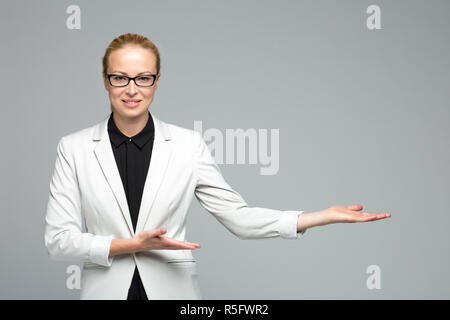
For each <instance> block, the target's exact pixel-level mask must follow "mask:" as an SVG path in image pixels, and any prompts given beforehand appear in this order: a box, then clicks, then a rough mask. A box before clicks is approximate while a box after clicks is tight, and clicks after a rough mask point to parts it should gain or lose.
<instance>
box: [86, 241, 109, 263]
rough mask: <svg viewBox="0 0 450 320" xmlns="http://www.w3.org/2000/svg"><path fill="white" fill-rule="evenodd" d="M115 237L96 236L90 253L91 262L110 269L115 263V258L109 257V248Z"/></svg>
mask: <svg viewBox="0 0 450 320" xmlns="http://www.w3.org/2000/svg"><path fill="white" fill-rule="evenodd" d="M112 239H114V236H112V235H110V236H99V235H95V236H94V238H93V240H92V244H91V250H90V252H89V258H90V260H91V262H93V263H97V264H100V265H102V266H105V267H110V266H111V264H112V261H113V257H109V247H110V246H111V241H112Z"/></svg>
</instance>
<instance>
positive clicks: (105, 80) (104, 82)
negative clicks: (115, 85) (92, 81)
mask: <svg viewBox="0 0 450 320" xmlns="http://www.w3.org/2000/svg"><path fill="white" fill-rule="evenodd" d="M102 77H103V85H104V86H105V89H106V91H108V92H109V85H108V80H107V79H106V77H105V75H104V74H103V73H102Z"/></svg>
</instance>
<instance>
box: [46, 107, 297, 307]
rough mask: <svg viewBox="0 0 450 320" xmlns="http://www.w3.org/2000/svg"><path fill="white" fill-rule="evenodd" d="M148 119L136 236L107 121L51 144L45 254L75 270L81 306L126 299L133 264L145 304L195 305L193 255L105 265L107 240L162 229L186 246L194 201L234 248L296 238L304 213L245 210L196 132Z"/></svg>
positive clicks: (148, 255) (135, 257)
mask: <svg viewBox="0 0 450 320" xmlns="http://www.w3.org/2000/svg"><path fill="white" fill-rule="evenodd" d="M151 116H152V118H153V122H154V124H155V138H154V139H155V140H154V145H153V151H152V159H151V161H150V167H149V170H148V175H147V178H146V181H145V186H144V190H143V195H142V202H141V206H140V210H139V218H138V221H137V226H136V232H134V230H133V225H132V223H131V218H130V212H129V209H128V204H127V199H126V195H125V191H124V189H123V184H122V181H121V178H120V174H119V171H118V168H117V165H116V161H115V158H114V154H113V151H112V148H111V143H110V139H109V135H108V131H107V123H108V119H109V116H108V117H107V118H105V119H104V120H103V121H101V122H100V123H98V124H96V125H94V126H92V127H89V128H85V129H83V130H80V131H77V132H74V133H71V134H68V135H66V136H64V137H62V138H61V139H60V141H59V143H58V146H57V154H56V162H55V169H54V172H53V176H52V179H51V182H50V189H49V190H50V192H49V199H48V205H47V214H46V218H45V236H44V238H45V246H46V247H47V250H48V253H49V256H50V258H52V259H54V260H65V261H75V262H76V261H78V262H80V261H81V262H83V268H82V273H81V291H80V298H81V299H126V298H127V295H128V289H129V287H130V284H131V279H132V277H133V273H134V268H135V266H136V265H137V267H138V269H139V274H140V276H141V280H142V283H143V285H144V288H145V291H146V293H147V296H148V298H149V299H150V300H152V299H202V297H201V295H200V291H199V284H198V274H197V269H196V261H195V259H194V258H193V256H192V252H191V250H148V251H141V252H137V253H134V254H123V255H116V256H113V257H109V247H110V243H111V240H112V239H113V238H131V237H133V236H134V235H135V234H136V235H137V234H138V233H140V232H141V231H143V230H147V229H157V228H160V227H165V228H167V233H166V234H164V236H167V237H171V238H174V239H177V240H181V241H186V239H185V235H186V218H187V214H188V209H189V206H190V204H191V201H192V198H193V197H192V196H193V195H195V196H196V198H197V200H198V201H199V202H200V204H201V205H202V206H203V207H204V208H205V209H206V210H207V211H208V212H210V213H211V214H213V215H214V216H215V217H216V218H217V220H219V222H220V223H221V224H223V225H224V226H225V227H226V228H227V229H228V230H229V231H230V232H232V233H233V234H235V235H236V236H237V237H239V238H240V239H257V238H270V237H282V238H285V239H298V238H300V235H301V234H303V233H304V231H303V232H301V233H297V217H298V215H299V214H301V213H303V211H297V210H295V211H294V210H288V211H280V210H273V209H266V208H258V207H249V206H248V205H247V203H246V202H245V201H244V199H243V198H242V197H241V196H240V194H239V193H237V192H236V191H234V190H233V189H232V188H231V187H230V186H229V185H228V184H227V182H226V181H225V180H224V178H223V177H222V174H221V171H220V169H219V168H218V166H217V165H216V163H215V162H214V159H213V157H212V156H211V154H210V151H209V149H208V147H207V145H206V144H205V142H204V140H203V138H202V137H201V135H200V134H199V133H198V132H196V131H193V130H189V129H185V128H182V127H178V126H176V125H172V124H168V123H165V122H163V121H161V120H159V119H157V118H156V117H154V116H153V115H151ZM83 223H84V225H85V230H86V232H83V229H82V228H83Z"/></svg>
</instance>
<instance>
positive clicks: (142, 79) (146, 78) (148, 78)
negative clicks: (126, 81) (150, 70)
mask: <svg viewBox="0 0 450 320" xmlns="http://www.w3.org/2000/svg"><path fill="white" fill-rule="evenodd" d="M139 81H150V77H145V76H143V77H139Z"/></svg>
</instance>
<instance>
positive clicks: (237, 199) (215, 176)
mask: <svg viewBox="0 0 450 320" xmlns="http://www.w3.org/2000/svg"><path fill="white" fill-rule="evenodd" d="M194 137H195V138H194V141H195V145H196V146H195V155H194V172H195V176H196V187H195V192H194V193H195V197H196V198H197V200H198V201H199V203H200V204H201V206H202V207H203V208H205V209H206V210H207V211H208V212H209V213H211V214H213V215H214V216H215V218H216V219H218V220H219V222H220V223H221V224H222V225H224V226H225V227H226V228H227V229H228V230H229V231H230V232H231V233H233V234H234V235H236V236H237V237H238V238H239V239H261V238H271V237H281V238H284V239H299V238H300V237H301V235H303V234H304V233H305V231H306V230H304V231H302V232H297V220H298V216H299V215H300V214H302V213H303V212H304V211H298V210H286V211H281V210H274V209H267V208H260V207H249V206H248V204H247V203H246V202H245V200H244V199H243V198H242V197H241V195H240V194H239V193H238V192H236V191H234V190H233V189H232V188H231V187H230V186H229V185H228V183H227V182H226V181H225V180H224V178H223V176H222V174H221V171H220V169H219V167H218V166H217V164H216V163H215V161H214V159H213V157H212V156H211V153H210V151H209V149H208V147H207V146H206V143H205V141H204V140H203V138H202V136H201V135H200V134H199V133H198V132H194Z"/></svg>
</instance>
